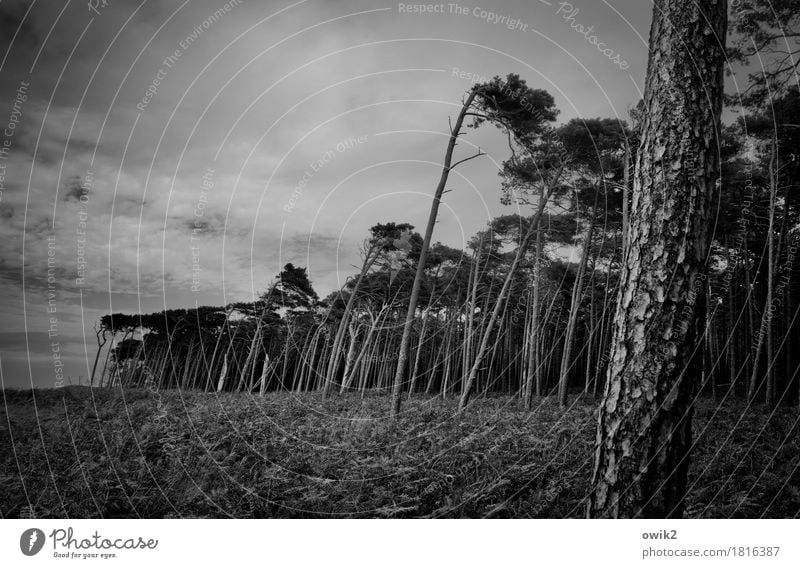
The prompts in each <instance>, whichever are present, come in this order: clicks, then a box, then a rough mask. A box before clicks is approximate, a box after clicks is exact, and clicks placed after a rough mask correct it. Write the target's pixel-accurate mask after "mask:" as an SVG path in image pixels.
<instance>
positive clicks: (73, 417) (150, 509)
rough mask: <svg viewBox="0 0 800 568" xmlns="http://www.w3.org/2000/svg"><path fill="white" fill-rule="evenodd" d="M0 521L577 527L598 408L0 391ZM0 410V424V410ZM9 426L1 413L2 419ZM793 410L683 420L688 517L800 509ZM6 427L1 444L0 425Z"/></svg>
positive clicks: (739, 407) (739, 408)
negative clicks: (282, 520) (474, 520)
mask: <svg viewBox="0 0 800 568" xmlns="http://www.w3.org/2000/svg"><path fill="white" fill-rule="evenodd" d="M4 402H5V405H4V406H3V407H0V465H1V466H2V467H1V468H0V513H2V515H3V517H7V518H13V517H17V516H19V515H20V513H21V512H22V511H23V508H24V507H26V506H27V504H28V502H30V503H32V504H33V512H34V514H35V515H36V516H37V517H66V516H68V517H79V518H82V517H237V518H242V517H245V518H249V517H485V516H491V517H524V518H527V517H543V518H561V517H581V516H583V513H584V506H585V504H584V498H585V496H586V492H587V489H588V483H587V482H588V477H589V474H590V467H591V456H592V444H593V440H594V433H595V430H594V429H595V417H594V403H593V402H592V401H590V400H588V399H584V400H577V401H576V402H575V403H574V404H573V405H572V406H571V407H570V409H569V410H568V411H567V412H566V413H563V412H561V411H560V410H559V409H558V407H557V406H556V405H555V404H554V402H553V401H552V400H549V399H545V400H542V401H539V404H538V406H536V407H535V409H534V411H532V412H525V411H524V410H523V409H522V408H521V406H520V403H519V401H517V400H511V399H509V398H484V399H478V400H476V401H475V404H474V405H473V406H472V407H471V408H470V410H469V411H468V412H467V413H466V414H464V415H463V416H459V417H454V413H455V408H456V402H455V401H454V400H444V401H443V400H441V399H430V398H416V399H413V400H412V401H410V402H407V403H406V404H405V406H404V412H403V416H402V418H401V419H400V420H398V421H396V422H392V421H390V420H388V418H387V414H386V413H387V407H388V399H387V398H386V397H384V396H382V395H369V396H368V397H367V398H366V399H365V400H363V401H362V400H361V399H360V398H359V397H358V396H346V397H340V398H334V399H331V400H327V401H325V400H322V399H321V397H320V396H319V395H316V394H304V395H301V396H299V397H296V396H291V395H288V394H279V393H274V394H270V395H268V396H267V397H265V398H264V399H259V398H258V397H249V396H244V395H231V394H224V395H216V394H198V393H179V392H163V393H160V394H155V395H154V394H152V393H149V392H146V391H126V392H124V393H122V392H119V391H113V392H112V391H108V390H97V389H95V390H90V389H88V388H80V387H70V388H65V389H61V390H58V391H33V392H31V391H17V392H14V391H7V392H5V393H4ZM6 409H7V412H6ZM6 414H7V416H6ZM797 418H798V413H797V410H796V409H781V410H779V411H777V412H776V413H775V414H774V415H772V416H770V415H769V414H767V413H764V412H763V411H761V410H758V409H756V410H747V409H745V407H744V406H743V404H741V403H738V402H735V403H732V404H730V405H727V406H725V407H717V406H716V405H715V404H714V403H713V402H712V401H704V402H703V403H701V405H700V407H699V408H698V410H697V419H696V420H695V426H696V432H697V434H698V435H701V434H702V435H701V436H700V439H699V441H698V443H697V448H696V449H695V452H694V464H693V468H692V473H691V480H690V484H691V492H690V495H689V500H688V506H689V514H690V515H691V516H695V517H715V518H717V517H730V516H732V517H759V516H766V517H793V516H796V515H798V511H800V491H799V490H798V487H800V436H799V435H798V426H797ZM9 424H10V426H11V428H10V431H9V428H8V425H9Z"/></svg>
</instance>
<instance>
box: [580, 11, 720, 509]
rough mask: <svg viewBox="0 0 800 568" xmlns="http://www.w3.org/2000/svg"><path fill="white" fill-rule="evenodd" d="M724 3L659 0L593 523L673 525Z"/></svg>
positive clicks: (692, 383)
mask: <svg viewBox="0 0 800 568" xmlns="http://www.w3.org/2000/svg"><path fill="white" fill-rule="evenodd" d="M726 26H727V2H726V1H725V0H704V1H701V2H694V3H691V2H690V3H687V2H683V1H681V0H656V2H655V6H654V10H653V24H652V27H651V30H650V60H649V63H648V70H647V80H646V85H645V95H644V103H645V108H646V112H645V114H644V120H643V124H642V130H641V142H640V146H639V152H638V155H637V158H636V170H635V173H634V188H633V200H632V203H631V212H630V222H629V227H628V235H627V237H628V238H627V240H626V248H627V250H626V255H625V258H624V259H623V265H622V273H621V280H620V293H619V296H618V302H617V311H616V315H615V319H614V339H613V351H612V357H611V363H610V366H609V371H608V380H607V382H606V388H605V400H604V402H603V405H602V407H601V409H600V417H599V420H598V429H597V447H596V455H595V464H594V472H593V475H592V494H591V497H590V500H589V506H588V510H587V513H588V516H590V517H614V518H616V517H655V518H664V517H680V516H682V514H683V501H684V495H685V492H686V476H687V470H688V465H689V449H690V447H691V413H692V409H691V404H692V400H693V396H694V393H695V390H696V380H695V377H691V376H687V373H686V366H687V363H688V361H689V358H690V355H691V352H692V350H693V348H694V341H695V337H693V335H694V328H695V326H694V324H693V322H694V318H695V317H696V314H695V300H696V296H697V293H696V287H697V286H699V285H703V282H702V280H701V279H700V278H699V276H700V274H701V271H702V269H703V267H704V266H705V264H706V262H707V251H708V242H709V235H708V231H709V228H710V222H709V219H710V210H711V206H712V204H713V202H714V196H715V193H716V191H717V190H716V183H717V181H718V177H719V160H718V145H717V133H718V132H719V128H720V112H721V108H722V88H723V66H722V64H723V61H724V54H725V49H724V45H725V36H726Z"/></svg>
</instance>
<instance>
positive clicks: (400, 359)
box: [391, 91, 477, 418]
mask: <svg viewBox="0 0 800 568" xmlns="http://www.w3.org/2000/svg"><path fill="white" fill-rule="evenodd" d="M476 95H477V92H475V91H472V92H471V93H470V95H469V97H467V100H466V101H465V102H464V105H463V106H462V107H461V112H460V113H459V114H458V119H456V123H455V125H454V126H453V128H452V130H451V131H450V141H449V142H448V144H447V152H446V153H445V157H444V165H443V166H442V176H441V178H440V179H439V185H438V186H437V187H436V192H435V193H434V194H433V203H432V204H431V212H430V215H429V216H428V225H427V227H425V237H424V238H423V240H422V249H421V250H420V253H419V260H418V261H417V273H416V275H415V276H414V285H413V286H412V288H411V297H410V298H409V300H408V313H407V314H406V321H405V324H404V325H403V338H402V339H401V340H400V350H399V351H398V353H397V369H396V371H395V375H394V384H393V385H392V408H391V416H392V418H397V416H398V415H399V414H400V402H401V400H402V393H403V382H404V381H403V379H404V377H405V373H406V365H407V363H408V347H409V341H410V339H411V325H412V324H413V323H414V317H415V315H416V313H417V302H419V293H420V290H421V288H422V277H423V275H424V273H425V260H426V259H427V256H428V249H429V248H430V245H431V238H432V237H433V226H434V225H435V224H436V217H437V216H438V215H439V204H440V203H441V201H442V194H443V193H444V188H445V186H446V185H447V178H448V177H449V176H450V170H451V164H452V162H453V150H455V147H456V142H457V141H458V136H459V134H460V133H461V125H462V124H463V123H464V117H465V116H466V115H467V111H468V110H469V108H470V107H471V106H472V102H473V101H474V100H475V97H476Z"/></svg>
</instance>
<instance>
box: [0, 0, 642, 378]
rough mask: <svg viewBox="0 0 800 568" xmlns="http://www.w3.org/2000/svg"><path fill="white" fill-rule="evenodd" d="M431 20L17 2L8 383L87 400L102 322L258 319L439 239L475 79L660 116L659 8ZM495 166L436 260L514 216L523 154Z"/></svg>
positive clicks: (10, 59)
mask: <svg viewBox="0 0 800 568" xmlns="http://www.w3.org/2000/svg"><path fill="white" fill-rule="evenodd" d="M489 5H491V8H489V7H488V6H489ZM422 6H423V7H422V8H420V5H414V4H404V3H397V2H383V1H377V2H376V1H367V0H302V1H291V0H289V1H272V0H265V1H260V2H256V1H255V0H230V1H229V2H227V3H226V2H223V1H221V0H185V1H172V0H160V1H157V2H156V1H152V0H150V1H148V0H145V1H142V0H105V1H102V0H92V1H90V2H88V4H87V1H86V0H81V1H79V2H73V1H68V2H62V1H55V0H47V1H44V0H38V1H19V0H2V1H0V58H2V59H1V60H0V231H1V232H2V234H1V235H0V268H1V270H0V297H2V298H3V301H2V304H1V305H0V322H2V323H0V384H1V385H2V386H5V387H28V386H31V385H34V386H37V387H43V388H46V387H54V386H60V385H63V384H70V383H72V384H77V383H78V382H84V383H85V382H86V379H87V377H88V376H89V374H90V371H91V365H92V363H93V360H94V355H95V351H96V343H95V335H94V331H93V327H94V325H95V324H96V323H97V322H98V320H99V318H100V317H101V316H102V315H104V314H108V313H114V312H126V313H136V312H140V313H150V312H155V311H160V310H162V309H165V308H191V307H195V306H196V305H224V304H227V303H229V302H233V301H248V300H252V299H253V298H255V297H257V296H258V294H259V293H260V292H262V291H264V290H265V289H266V287H267V286H268V285H269V283H270V281H271V280H272V279H274V277H275V276H276V275H277V274H278V272H279V271H280V269H281V267H282V266H283V265H284V264H286V263H287V262H292V263H294V264H295V265H299V266H305V267H307V268H308V273H309V276H310V279H311V281H312V283H313V285H314V287H315V289H316V290H317V292H318V293H319V294H320V296H325V295H327V294H328V293H329V292H331V291H333V290H335V289H337V288H338V287H340V286H341V285H342V284H343V283H344V280H345V279H346V278H347V277H348V276H349V275H351V274H352V273H353V272H355V271H356V268H354V267H355V266H356V265H357V264H359V262H360V257H359V247H360V245H361V243H362V242H363V240H364V239H365V237H366V236H367V234H368V230H369V227H371V226H372V225H374V224H375V223H377V222H388V221H393V222H398V223H402V222H406V223H411V224H412V225H414V226H415V227H416V228H417V230H419V231H423V230H424V226H425V223H426V220H427V216H428V212H429V209H430V202H431V201H430V200H431V194H432V192H433V190H434V189H435V186H436V183H437V181H438V179H439V176H440V173H441V163H442V160H443V157H444V151H445V147H446V144H447V137H448V133H449V130H448V129H449V126H448V119H449V118H452V117H455V115H456V114H457V113H458V111H459V109H460V105H461V101H462V99H463V97H464V94H465V92H466V91H467V90H468V89H469V88H470V86H471V85H472V83H473V82H475V81H482V80H487V79H490V78H491V77H493V76H495V75H501V76H505V75H506V74H508V73H517V74H519V75H520V76H521V77H522V78H524V79H525V80H526V81H527V82H528V84H529V86H531V87H534V88H542V89H545V90H547V91H549V92H550V93H551V94H552V95H553V96H554V98H555V101H556V104H557V106H558V108H559V109H560V115H559V118H558V122H559V123H563V122H566V121H567V120H570V119H572V118H576V117H579V118H594V117H616V118H620V119H622V120H627V119H628V111H629V109H630V108H632V107H633V105H635V104H636V102H637V101H638V100H639V98H640V97H641V89H642V87H643V82H644V77H645V72H646V66H647V35H648V30H649V26H650V19H651V13H652V4H651V3H650V2H641V1H640V0H613V1H605V0H591V1H588V0H587V1H580V0H575V1H574V2H572V3H571V4H570V3H566V2H562V3H558V2H551V1H544V0H526V1H522V0H509V1H495V0H493V1H492V2H491V3H489V2H484V3H480V2H477V3H462V4H455V3H444V4H428V5H422ZM478 148H480V149H481V151H483V152H485V153H486V155H485V156H482V157H480V158H478V159H475V160H471V161H470V162H468V163H465V164H463V165H462V166H459V168H458V169H457V170H455V171H454V172H453V174H451V178H450V183H449V185H448V192H447V193H446V194H445V198H444V202H443V204H442V207H441V210H440V216H439V221H438V223H437V225H436V229H435V232H434V241H440V242H443V243H445V244H447V245H450V246H452V247H457V248H463V247H464V246H465V243H466V242H467V241H468V240H469V238H470V237H471V236H472V235H474V234H475V233H476V232H477V231H478V230H480V229H482V228H484V227H485V225H486V223H487V222H488V221H489V220H490V219H491V218H492V217H494V216H496V215H498V214H501V213H510V212H512V211H513V209H512V208H510V207H505V206H503V205H501V203H500V191H499V190H500V181H501V180H500V177H499V176H498V169H499V165H500V164H501V163H502V161H503V160H504V159H505V158H507V155H508V152H507V144H506V141H505V139H504V138H503V136H502V134H501V133H500V131H498V130H497V129H494V128H492V127H490V126H489V127H487V126H483V127H481V128H479V129H476V130H472V129H470V130H468V131H467V132H466V134H465V136H463V137H462V139H461V141H460V143H459V146H458V147H457V149H456V159H460V158H463V157H467V156H469V155H471V154H472V153H474V152H475V151H476V150H477V149H478Z"/></svg>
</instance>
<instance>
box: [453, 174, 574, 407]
mask: <svg viewBox="0 0 800 568" xmlns="http://www.w3.org/2000/svg"><path fill="white" fill-rule="evenodd" d="M563 170H564V168H563V166H561V167H559V168H558V170H557V172H556V174H555V176H554V179H553V180H552V181H551V182H550V183H549V185H548V188H547V191H546V192H544V197H543V198H541V199H540V200H539V204H538V209H537V211H536V214H535V215H534V216H533V218H532V219H531V222H530V223H531V224H530V226H529V227H528V230H527V231H526V232H525V235H524V236H523V237H522V240H521V242H520V243H519V247H518V248H517V252H516V254H515V255H514V260H513V261H512V263H511V266H510V267H509V268H508V272H507V273H506V277H505V280H504V281H503V287H502V288H501V289H500V292H499V293H498V295H497V300H495V305H494V310H492V314H491V316H490V317H489V321H488V323H487V324H486V329H485V330H484V331H483V337H482V338H481V343H480V347H478V352H477V353H476V354H475V360H474V361H473V362H472V368H471V369H470V372H469V375H468V376H467V378H466V385H465V386H464V389H463V390H462V394H461V399H460V400H459V401H458V412H463V411H464V409H465V408H466V407H467V404H469V397H470V396H471V394H472V389H473V387H474V386H475V378H476V376H477V374H478V371H479V370H480V368H481V365H482V364H483V358H484V357H485V355H486V350H487V349H488V347H489V339H490V336H491V335H492V329H493V328H494V326H495V324H496V323H497V318H498V317H499V316H500V311H501V310H502V309H503V307H504V306H503V304H504V303H505V300H506V295H507V294H508V291H509V289H510V288H511V282H512V281H513V279H514V273H515V272H516V271H517V267H518V266H519V264H520V262H521V261H522V259H523V258H524V257H525V252H526V251H527V250H528V243H529V242H530V240H531V237H532V236H533V234H534V233H535V232H536V231H537V230H538V229H539V223H540V222H541V220H542V214H543V213H544V209H545V206H546V205H547V202H548V201H549V200H550V196H551V195H552V193H553V191H554V190H555V187H556V184H557V183H558V181H559V180H560V179H561V173H562V172H563Z"/></svg>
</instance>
